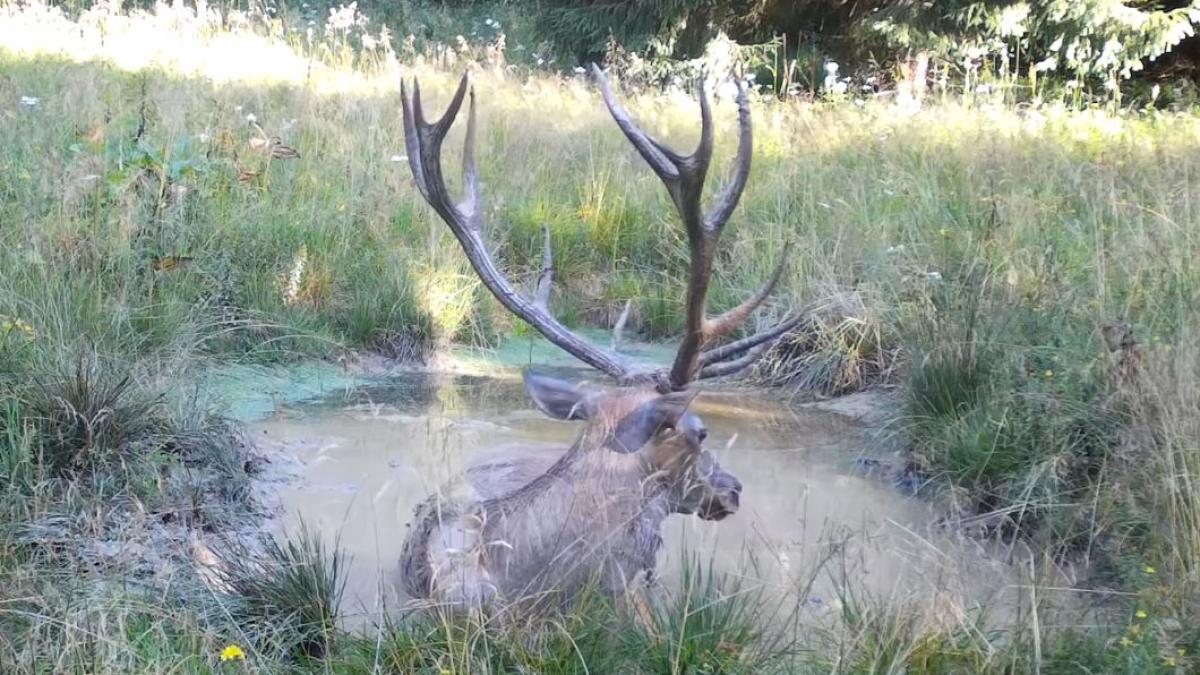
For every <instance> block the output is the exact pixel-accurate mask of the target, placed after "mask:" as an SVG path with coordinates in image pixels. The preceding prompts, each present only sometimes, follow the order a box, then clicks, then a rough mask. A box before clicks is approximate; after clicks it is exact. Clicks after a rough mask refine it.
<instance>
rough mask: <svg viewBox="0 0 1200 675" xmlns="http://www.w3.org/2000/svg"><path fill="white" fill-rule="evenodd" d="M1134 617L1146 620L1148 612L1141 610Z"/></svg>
mask: <svg viewBox="0 0 1200 675" xmlns="http://www.w3.org/2000/svg"><path fill="white" fill-rule="evenodd" d="M1133 615H1134V616H1136V617H1137V618H1139V619H1144V618H1146V616H1147V614H1146V610H1144V609H1139V610H1138V611H1136V612H1134V613H1133Z"/></svg>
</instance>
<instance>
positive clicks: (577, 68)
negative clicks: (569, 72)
mask: <svg viewBox="0 0 1200 675" xmlns="http://www.w3.org/2000/svg"><path fill="white" fill-rule="evenodd" d="M586 72H587V69H586V68H584V67H583V66H575V74H576V75H583V74H584V73H586Z"/></svg>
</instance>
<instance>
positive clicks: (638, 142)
mask: <svg viewBox="0 0 1200 675" xmlns="http://www.w3.org/2000/svg"><path fill="white" fill-rule="evenodd" d="M592 74H593V75H595V76H596V81H597V82H599V83H600V94H601V95H602V96H603V97H604V103H605V105H607V106H608V112H609V113H610V114H612V117H613V119H614V120H616V122H617V126H619V127H621V131H623V132H625V137H626V138H628V139H629V142H630V143H632V144H633V147H635V148H637V151H638V153H639V154H641V156H642V158H643V159H645V160H646V163H647V164H649V165H650V168H651V169H654V173H656V174H658V177H659V178H661V179H663V181H678V180H679V168H678V166H676V161H675V160H678V159H679V156H678V155H677V154H676V153H675V152H674V151H673V150H671V149H670V148H668V147H666V146H665V145H663V144H661V143H659V142H658V141H656V140H654V139H653V138H650V137H649V136H647V135H646V133H645V132H644V131H642V130H641V129H639V128H638V126H637V125H636V124H634V122H633V120H632V119H630V118H629V113H627V112H625V108H623V107H621V104H620V102H618V101H617V97H616V96H613V93H612V88H611V87H610V86H609V84H608V78H607V77H605V76H604V71H602V70H600V66H598V65H596V64H595V63H593V64H592Z"/></svg>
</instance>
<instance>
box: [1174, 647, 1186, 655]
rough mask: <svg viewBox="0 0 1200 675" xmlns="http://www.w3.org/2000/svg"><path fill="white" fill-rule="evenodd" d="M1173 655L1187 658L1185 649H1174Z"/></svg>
mask: <svg viewBox="0 0 1200 675" xmlns="http://www.w3.org/2000/svg"><path fill="white" fill-rule="evenodd" d="M1175 653H1176V654H1179V655H1180V656H1187V650H1186V649H1184V648H1183V647H1180V648H1179V649H1176V650H1175Z"/></svg>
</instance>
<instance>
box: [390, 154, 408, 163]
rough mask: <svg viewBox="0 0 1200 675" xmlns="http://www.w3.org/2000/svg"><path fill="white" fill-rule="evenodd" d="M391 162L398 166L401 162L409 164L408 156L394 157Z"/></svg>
mask: <svg viewBox="0 0 1200 675" xmlns="http://www.w3.org/2000/svg"><path fill="white" fill-rule="evenodd" d="M391 161H393V162H396V163H397V164H399V163H400V162H407V161H408V155H392V159H391Z"/></svg>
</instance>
